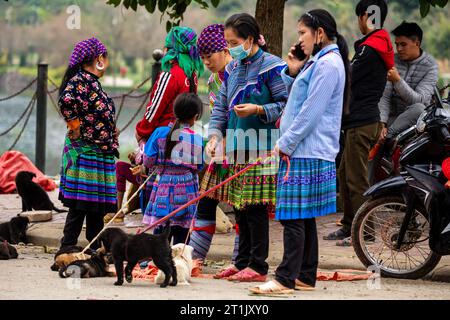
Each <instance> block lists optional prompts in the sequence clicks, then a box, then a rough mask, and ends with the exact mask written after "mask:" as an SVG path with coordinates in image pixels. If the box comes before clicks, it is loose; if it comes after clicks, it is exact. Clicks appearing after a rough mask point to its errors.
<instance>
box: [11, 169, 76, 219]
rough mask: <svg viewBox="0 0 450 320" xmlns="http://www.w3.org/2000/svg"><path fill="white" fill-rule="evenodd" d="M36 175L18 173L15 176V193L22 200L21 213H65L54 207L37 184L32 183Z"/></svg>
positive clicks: (27, 172) (24, 172) (25, 172)
mask: <svg viewBox="0 0 450 320" xmlns="http://www.w3.org/2000/svg"><path fill="white" fill-rule="evenodd" d="M35 177H36V174H35V173H33V172H29V171H20V172H19V173H17V176H16V180H15V181H16V189H17V193H18V194H19V195H20V197H21V198H22V212H24V211H32V210H54V211H56V212H67V210H61V209H58V208H56V207H55V205H54V204H53V202H52V201H51V200H50V198H49V196H48V194H47V192H45V190H44V189H42V187H41V186H40V185H38V184H37V183H35V182H33V178H35Z"/></svg>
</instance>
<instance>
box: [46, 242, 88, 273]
mask: <svg viewBox="0 0 450 320" xmlns="http://www.w3.org/2000/svg"><path fill="white" fill-rule="evenodd" d="M82 251H83V247H80V246H67V247H62V248H60V249H59V250H58V252H56V254H55V261H54V263H53V264H52V266H51V267H50V269H51V270H53V271H59V270H60V269H61V268H62V267H64V266H67V265H69V264H70V263H71V262H72V261H74V259H75V258H74V257H73V255H72V254H73V253H79V252H82ZM93 253H94V251H93V250H92V249H87V250H86V254H87V255H90V256H92V255H93Z"/></svg>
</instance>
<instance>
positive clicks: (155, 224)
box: [137, 158, 267, 234]
mask: <svg viewBox="0 0 450 320" xmlns="http://www.w3.org/2000/svg"><path fill="white" fill-rule="evenodd" d="M266 159H267V158H266ZM261 163H262V162H255V163H253V164H251V165H249V166H247V167H245V168H244V169H242V170H241V171H239V172H237V173H236V174H234V175H232V176H231V177H229V178H228V179H226V180H224V181H223V182H221V183H219V184H218V185H217V186H215V187H213V188H211V189H209V190H208V191H205V192H204V193H203V194H201V195H200V196H199V197H197V198H195V199H192V200H191V201H189V202H188V203H186V204H184V205H182V206H181V207H179V208H178V209H176V210H175V211H173V212H171V213H169V214H168V215H167V216H165V217H163V218H161V219H159V220H158V221H156V222H154V223H152V224H151V225H149V226H147V227H145V228H144V230H142V231H141V230H140V229H138V232H137V234H140V233H142V232H146V231H148V230H150V229H152V228H154V227H155V226H157V225H158V224H161V223H163V222H165V221H167V220H169V219H170V218H171V217H173V216H174V215H176V214H177V213H178V212H180V211H182V210H184V209H186V208H187V207H189V206H190V205H193V204H194V203H196V202H197V201H199V200H200V199H203V198H204V197H206V196H207V195H208V194H210V193H212V192H214V191H216V190H217V189H219V188H220V187H222V186H223V185H225V184H227V183H228V182H230V181H232V180H234V179H236V178H237V177H238V176H240V175H241V174H243V173H245V172H247V171H248V170H250V169H251V168H253V167H256V166H257V165H260V164H261Z"/></svg>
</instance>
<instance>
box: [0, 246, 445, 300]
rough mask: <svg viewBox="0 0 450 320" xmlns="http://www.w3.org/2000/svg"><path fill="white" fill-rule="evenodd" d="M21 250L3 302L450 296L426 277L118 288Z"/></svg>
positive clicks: (6, 265) (3, 279) (10, 266)
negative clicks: (279, 288) (63, 273)
mask: <svg viewBox="0 0 450 320" xmlns="http://www.w3.org/2000/svg"><path fill="white" fill-rule="evenodd" d="M18 251H19V254H20V256H19V259H17V260H8V261H1V265H2V272H0V287H1V289H0V299H1V300H5V299H6V300H9V299H23V300H28V299H39V300H47V299H63V300H96V299H106V300H110V299H112V300H118V299H125V300H128V299H133V300H134V299H137V300H142V299H144V300H146V299H148V300H155V299H157V300H193V299H195V300H249V299H283V300H284V299H292V300H322V299H332V300H348V299H356V300H361V299H364V300H366V299H373V300H382V299H383V300H384V299H389V300H412V299H414V300H415V299H431V300H442V299H445V300H448V299H450V284H449V283H443V282H437V281H424V280H395V279H376V280H375V284H373V282H372V281H369V282H368V281H353V282H334V281H321V282H318V283H317V288H316V290H315V291H314V292H296V293H295V294H294V295H291V296H283V297H256V296H253V295H250V294H249V291H248V288H249V287H251V286H252V284H248V283H232V282H229V281H226V280H214V279H203V278H193V280H192V284H191V286H177V287H169V288H165V289H162V288H159V286H157V285H155V284H153V283H150V282H149V281H145V280H135V281H134V282H133V283H132V284H128V283H125V284H124V285H123V286H122V287H115V286H114V285H113V283H114V281H115V279H114V278H92V279H81V280H80V279H61V278H59V277H58V274H57V273H56V272H53V271H51V270H50V265H51V264H52V260H53V255H51V254H47V253H44V248H43V247H19V249H18ZM217 267H218V266H216V268H217ZM204 271H205V272H208V273H212V272H214V271H216V269H215V268H206V269H205V270H204ZM271 273H273V267H272V268H271ZM253 285H254V284H253Z"/></svg>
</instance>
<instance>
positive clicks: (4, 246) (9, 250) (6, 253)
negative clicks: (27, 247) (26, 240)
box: [0, 237, 19, 260]
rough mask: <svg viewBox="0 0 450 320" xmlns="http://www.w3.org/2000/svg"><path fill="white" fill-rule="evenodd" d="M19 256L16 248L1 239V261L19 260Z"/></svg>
mask: <svg viewBox="0 0 450 320" xmlns="http://www.w3.org/2000/svg"><path fill="white" fill-rule="evenodd" d="M18 256H19V255H18V254H17V250H16V248H14V247H13V246H12V245H10V244H9V243H8V241H6V240H5V239H3V238H1V237H0V260H9V259H17V257H18Z"/></svg>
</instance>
